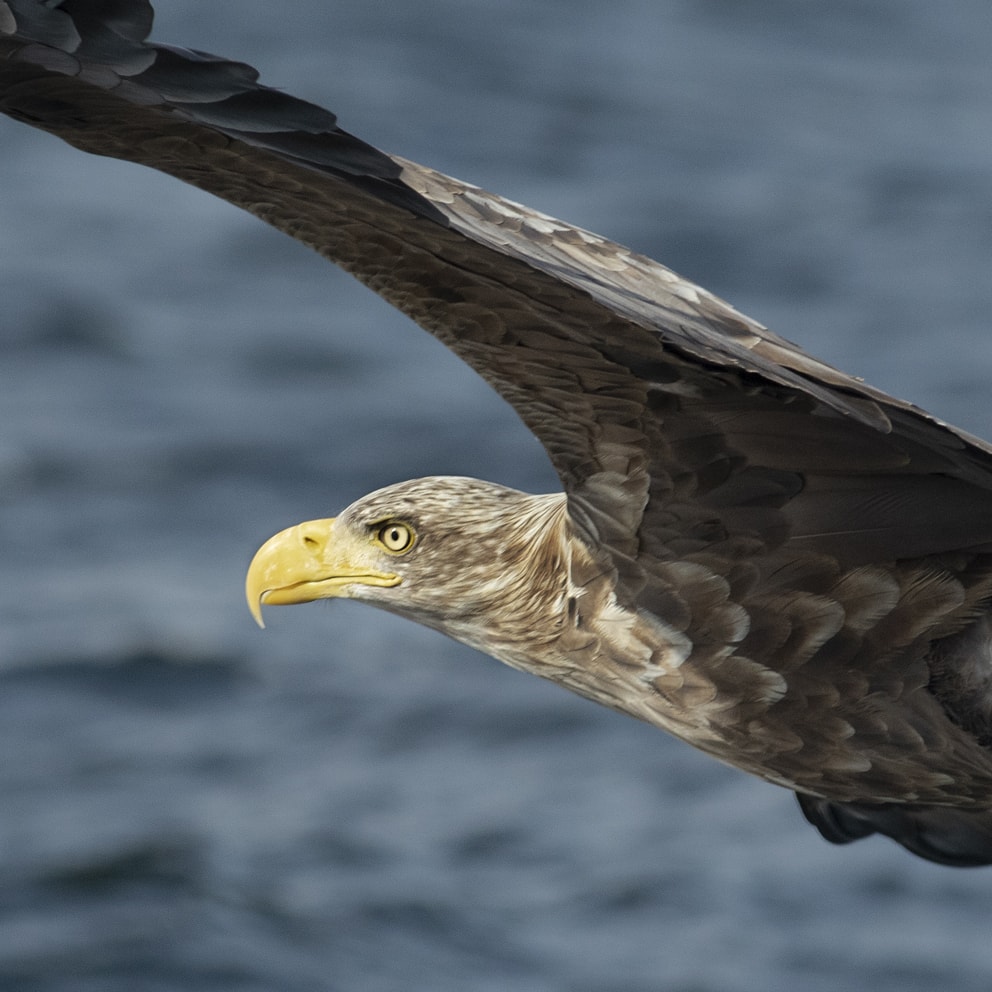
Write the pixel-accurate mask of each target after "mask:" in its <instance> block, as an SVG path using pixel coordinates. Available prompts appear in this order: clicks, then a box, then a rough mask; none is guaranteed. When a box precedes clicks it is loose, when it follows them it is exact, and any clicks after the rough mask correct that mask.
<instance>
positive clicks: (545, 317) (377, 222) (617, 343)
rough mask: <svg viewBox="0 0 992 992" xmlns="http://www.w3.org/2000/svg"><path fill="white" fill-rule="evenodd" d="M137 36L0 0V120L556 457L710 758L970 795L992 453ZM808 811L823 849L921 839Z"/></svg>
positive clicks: (129, 8)
mask: <svg viewBox="0 0 992 992" xmlns="http://www.w3.org/2000/svg"><path fill="white" fill-rule="evenodd" d="M150 24H151V9H150V7H149V5H148V4H147V3H146V2H144V0H133V2H128V0H62V2H54V3H53V2H51V0H49V2H47V3H45V4H41V3H40V2H39V0H0V110H3V112H5V113H7V114H9V115H11V116H13V117H15V118H17V119H19V120H22V121H25V122H26V123H29V124H32V125H34V126H37V127H40V128H43V129H45V130H48V131H50V132H52V133H54V134H56V135H58V136H60V137H62V138H64V139H65V140H66V141H68V142H70V143H71V144H74V145H76V146H77V147H79V148H82V149H84V150H86V151H90V152H94V153H97V154H103V155H110V156H113V157H116V158H122V159H129V160H132V161H135V162H139V163H142V164H145V165H149V166H151V167H154V168H156V169H159V170H161V171H163V172H167V173H170V174H171V175H174V176H176V177H178V178H179V179H182V180H184V181H186V182H189V183H192V184H193V185H196V186H198V187H201V188H202V189H205V190H207V191H209V192H212V193H214V194H216V195H218V196H220V197H222V198H224V199H226V200H228V201H230V202H232V203H234V204H237V205H239V206H241V207H243V208H245V209H246V210H249V211H251V212H252V213H254V214H256V215H257V216H258V217H260V218H262V219H263V220H265V221H267V222H268V223H270V224H272V225H274V226H275V227H277V228H279V229H281V230H283V231H285V232H286V233H288V234H290V235H291V236H292V237H294V238H296V239H298V240H300V241H302V242H304V243H306V244H308V245H310V246H311V247H313V248H314V249H316V250H317V251H319V252H320V253H322V254H323V255H325V256H326V257H328V258H329V259H331V260H333V261H334V262H336V263H337V264H339V265H341V266H342V267H343V268H345V269H347V270H348V271H350V272H352V273H353V274H354V275H356V276H357V277H358V278H359V279H361V280H362V281H363V282H365V283H367V284H368V285H369V286H370V287H371V288H372V289H373V290H375V291H376V292H378V293H379V294H380V295H382V296H383V297H384V298H386V299H387V300H388V301H389V302H391V303H392V304H393V305H395V306H396V307H398V308H399V309H401V310H403V311H404V312H406V313H407V314H409V315H410V316H411V317H412V318H413V319H414V320H416V321H417V322H418V323H419V324H421V325H422V326H423V327H425V328H426V329H427V330H429V331H430V332H432V333H433V334H435V335H436V336H437V337H438V338H439V339H440V340H441V341H443V342H444V343H445V344H446V345H448V346H449V347H450V348H451V349H452V350H454V351H455V352H456V353H457V354H458V355H459V356H460V357H461V358H463V359H464V360H465V361H466V362H467V363H468V364H469V365H471V366H472V367H473V368H475V369H476V370H477V371H478V372H479V373H480V374H481V375H482V376H483V377H484V378H485V379H486V380H487V381H488V382H490V383H491V384H492V385H493V386H494V387H495V388H496V389H497V390H498V391H499V392H500V393H501V394H502V395H503V396H504V397H505V398H506V399H507V400H508V401H509V402H510V403H511V404H512V405H513V406H514V408H515V409H516V411H517V412H518V414H519V415H520V416H521V418H522V419H523V421H524V422H525V423H526V424H527V426H528V427H529V428H530V429H531V430H532V431H533V432H534V433H535V434H536V435H537V436H538V438H539V439H540V440H541V441H542V443H543V444H544V446H545V447H546V449H547V451H548V453H549V455H550V457H551V459H552V462H553V464H554V465H555V467H556V469H557V471H558V473H559V475H560V477H561V479H562V482H563V485H564V487H565V490H566V492H567V493H568V494H569V508H570V511H571V515H572V518H573V520H574V521H575V523H576V525H577V527H578V530H579V532H580V533H581V534H582V535H583V536H584V537H585V538H586V540H587V541H588V543H589V544H590V546H591V547H593V548H595V549H597V551H598V553H599V554H600V555H601V558H602V559H604V560H607V561H608V563H609V564H610V565H611V567H612V568H613V569H615V571H616V574H617V577H618V586H617V592H618V595H619V596H620V597H621V598H622V599H623V600H624V602H625V604H626V605H628V606H637V607H641V608H643V609H644V610H645V611H647V612H649V613H656V614H663V615H664V616H665V617H666V619H667V620H668V621H670V622H672V623H676V625H677V626H680V627H681V628H682V629H683V630H684V631H685V632H686V633H687V634H688V636H689V638H690V641H691V642H692V643H693V644H694V650H693V656H692V662H693V665H691V666H690V665H687V666H686V667H685V669H684V672H683V674H684V675H685V678H686V682H685V684H684V685H675V684H674V683H672V684H669V683H667V682H666V683H665V684H656V685H655V689H656V690H657V692H658V693H659V695H660V696H665V697H666V698H676V697H677V696H678V694H679V693H688V692H690V691H694V692H696V693H697V694H698V695H699V696H700V698H703V697H706V698H709V699H713V698H716V699H718V700H720V701H721V703H722V704H723V705H724V711H725V713H726V714H727V716H726V720H727V725H726V727H725V736H726V739H727V741H729V742H731V744H730V745H728V748H730V750H728V753H725V754H722V756H723V757H726V758H728V760H733V761H734V763H736V764H740V765H742V766H743V767H747V768H750V769H751V770H753V771H756V772H758V773H759V774H765V775H766V776H767V777H771V778H774V779H775V780H776V781H781V782H793V783H795V784H797V785H798V787H799V788H801V789H803V790H806V791H809V792H815V793H818V794H821V795H829V796H830V797H831V798H832V799H836V800H843V801H855V800H858V799H859V798H863V797H864V796H865V795H866V794H867V795H872V794H873V792H872V790H880V791H879V792H878V794H884V795H887V796H890V797H892V798H899V797H902V798H903V799H906V800H908V799H909V797H910V796H911V795H914V794H917V795H926V796H929V797H931V800H933V801H941V802H945V801H946V802H948V803H955V802H967V803H971V804H972V805H982V804H984V805H987V804H988V802H989V783H990V781H992V771H990V763H989V760H988V755H987V753H986V752H985V751H984V749H980V748H979V742H980V741H983V740H985V739H987V737H988V735H989V734H990V733H992V726H990V721H989V718H988V707H987V705H986V703H985V700H984V698H983V699H980V700H977V701H974V702H973V701H971V700H970V697H969V693H968V692H967V691H964V690H962V689H961V686H960V684H959V681H958V680H956V678H955V677H953V676H947V675H946V673H945V674H943V675H940V673H939V672H938V673H937V674H938V675H940V677H939V678H938V677H936V676H935V675H934V672H935V669H933V668H932V667H931V662H932V660H933V658H934V657H938V658H939V659H944V660H945V661H946V659H950V658H954V657H956V655H957V653H959V651H958V650H957V649H955V648H954V644H955V643H956V642H955V641H954V638H959V640H960V638H962V637H965V634H964V633H961V632H962V631H964V630H965V628H966V627H967V625H968V624H969V623H970V622H971V621H972V620H973V619H974V618H975V617H976V616H978V615H979V614H980V613H981V612H982V611H983V610H985V609H987V606H988V599H989V596H990V594H992V566H990V563H989V555H988V552H989V550H990V549H992V511H990V510H989V508H988V507H989V506H990V505H992V504H990V501H989V495H990V490H992V449H990V448H989V447H988V446H987V445H985V444H984V443H982V442H980V441H978V440H976V439H974V438H972V437H969V436H967V435H965V434H963V433H962V432H959V431H956V430H955V429H953V428H951V427H948V426H947V425H944V424H942V423H940V422H938V421H936V420H934V419H933V418H931V417H929V416H928V415H926V414H925V413H923V412H922V411H920V410H918V409H916V408H914V407H912V406H910V405H909V404H906V403H903V402H901V401H898V400H894V399H892V398H890V397H888V396H885V395H884V394H882V393H880V392H879V391H877V390H874V389H872V388H871V387H869V386H867V385H865V384H864V383H862V382H860V381H858V380H856V379H853V378H851V377H849V376H847V375H845V374H843V373H841V372H839V371H837V370H835V369H833V368H831V367H829V366H827V365H825V364H823V363H822V362H819V361H817V360H816V359H814V358H812V357H810V356H808V355H806V354H805V353H804V352H803V351H801V350H800V349H799V348H797V347H796V346H795V345H793V344H790V343H789V342H787V341H785V340H783V339H781V338H779V337H777V336H776V335H774V334H772V333H771V332H769V331H767V330H766V329H765V328H763V327H761V326H760V325H759V324H757V323H755V322H754V321H751V320H749V319H748V318H746V317H744V316H742V315H741V314H739V313H737V312H736V311H735V310H734V309H733V308H731V307H730V306H728V305H727V304H725V303H723V302H722V301H720V300H718V299H717V298H716V297H714V296H712V295H711V294H709V293H707V292H706V291H705V290H702V289H700V288H699V287H696V286H694V285H693V284H691V283H689V282H687V281H685V280H683V279H681V278H679V277H678V276H677V275H675V274H674V273H672V272H671V271H669V270H668V269H666V268H664V267H663V266H661V265H659V264H657V263H655V262H652V261H650V260H648V259H645V258H643V257H641V256H638V255H636V254H634V253H632V252H630V251H629V250H627V249H625V248H622V247H620V246H618V245H615V244H613V243H611V242H609V241H607V240H605V239H602V238H599V237H597V236H595V235H592V234H589V233H588V232H585V231H582V230H579V229H577V228H574V227H570V226H569V225H567V224H563V223H561V222H559V221H555V220H552V219H550V218H548V217H545V216H543V215H541V214H538V213H535V212H533V211H530V210H527V209H526V208H523V207H519V206H517V205H515V204H512V203H509V202H507V201H505V200H502V199H500V198H499V197H496V196H493V195H492V194H489V193H486V192H484V191H482V190H479V189H476V188H475V187H471V186H467V185H465V184H462V183H460V182H458V181H456V180H453V179H450V178H448V177H445V176H442V175H440V174H438V173H435V172H432V171H431V170H429V169H425V168H423V167H421V166H417V165H415V164H413V163H409V162H406V161H404V160H402V159H400V158H396V157H393V156H390V155H387V154H384V153H383V152H380V151H378V150H376V149H374V148H372V147H371V146H369V145H367V144H365V143H364V142H362V141H360V140H359V139H357V138H354V137H353V136H352V135H350V134H348V133H347V132H344V131H342V130H340V129H339V128H338V127H337V125H336V122H335V118H334V117H333V115H331V114H329V113H328V112H327V111H325V110H322V109H320V108H319V107H316V106H314V105H312V104H309V103H306V102H304V101H301V100H297V99H294V98H293V97H289V96H287V95H285V94H283V93H280V92H278V91H276V90H272V89H269V88H266V87H263V86H260V85H259V84H258V82H257V74H256V73H255V71H254V70H253V69H251V68H250V67H248V66H245V65H241V64H239V63H235V62H229V61H225V60H223V59H218V58H215V57H213V56H210V55H204V54H202V53H197V52H189V51H183V50H179V49H171V48H166V47H163V46H156V45H148V44H146V43H145V42H144V38H145V37H146V34H147V32H148V29H149V27H150ZM731 601H732V602H731ZM662 607H663V608H662ZM742 608H743V609H744V610H746V616H747V623H746V624H742V622H741V609H742ZM675 618H678V619H677V622H676V619H675ZM941 639H943V642H942V646H941V647H940V649H939V650H936V649H935V648H934V645H935V644H936V643H937V642H941ZM962 643H963V642H962ZM948 645H950V646H948ZM731 647H732V648H733V652H732V654H730V655H728V650H729V648H731ZM751 659H757V660H758V661H759V662H760V664H756V663H755V661H753V660H751ZM814 659H815V663H813V660H814ZM762 666H764V668H762ZM945 668H946V665H945ZM768 669H772V670H773V671H774V672H776V673H781V674H782V676H783V677H782V678H779V679H778V681H776V679H769V678H767V677H766V676H765V673H766V672H767V670H768ZM690 676H691V678H690ZM679 677H681V676H679ZM673 678H674V676H673ZM932 678H933V679H934V681H933V683H932V684H931V679H932ZM972 681H974V680H972ZM782 682H784V683H785V684H786V690H785V694H784V695H782V696H781V697H780V698H778V697H776V699H775V701H774V705H771V703H770V702H769V699H767V698H765V699H762V697H761V692H765V693H766V695H767V688H768V686H769V685H775V684H779V683H782ZM969 684H971V683H970V682H969ZM976 684H981V685H985V683H983V682H982V679H981V678H978V681H977V683H976ZM749 686H751V687H754V693H752V695H749V694H748V693H749V689H748V687H749ZM987 689H988V686H987V685H985V690H987ZM986 694H987V692H986ZM980 695H981V694H980ZM878 700H884V701H886V702H885V703H884V705H883V704H882V703H879V702H877V701H878ZM687 701H688V697H687V696H685V697H683V702H684V703H685V702H687ZM799 727H802V728H803V733H801V734H797V732H796V730H797V728H799ZM742 728H743V729H742ZM735 734H736V736H735ZM866 756H867V757H866ZM865 761H867V762H868V764H869V765H870V766H871V768H872V775H866V774H863V769H862V770H859V768H861V766H863V765H864V762H865ZM928 762H929V763H932V764H933V766H934V767H935V768H937V767H938V766H940V767H942V768H943V769H949V770H951V771H952V772H953V777H954V783H953V784H952V785H948V784H947V783H946V782H945V781H944V778H946V775H944V774H943V773H942V772H937V771H935V772H934V774H933V776H928V775H926V774H923V773H921V771H920V769H924V768H926V767H927V766H928ZM872 776H874V777H872ZM809 810H812V811H813V812H812V813H811V814H810V815H811V816H812V818H813V819H814V820H815V822H817V823H818V824H819V825H821V828H822V827H823V825H824V824H825V823H827V824H830V823H832V824H833V825H834V826H833V827H832V828H831V829H833V830H834V833H835V834H836V835H838V836H840V835H843V834H845V833H846V834H849V835H850V834H854V833H858V832H859V831H861V830H862V827H861V826H860V825H859V824H862V823H868V826H866V827H865V828H864V829H865V830H868V829H880V830H882V831H883V832H889V833H896V834H897V833H899V832H900V831H902V832H907V831H909V832H910V833H911V832H912V830H915V829H917V827H915V826H913V825H912V824H910V823H909V821H905V822H903V821H900V823H898V824H895V821H891V822H890V819H885V818H882V817H879V816H875V815H874V813H872V815H871V816H868V815H867V814H866V813H865V812H864V810H862V809H861V808H858V809H857V810H855V811H854V812H849V813H844V814H841V813H838V812H836V810H835V808H834V807H827V806H825V807H823V808H822V809H819V808H817V807H815V806H812V805H811V806H809V807H808V811H809ZM883 821H884V822H883ZM919 822H920V823H922V821H919ZM852 824H853V825H852ZM893 824H894V825H893ZM931 826H932V824H928V825H925V828H924V826H921V827H919V829H920V830H922V831H923V834H921V836H923V835H924V834H925V835H927V836H929V834H928V831H929V830H930V829H931ZM978 833H979V834H982V835H983V836H984V828H982V829H981V830H978ZM926 844H931V842H930V841H929V840H928V841H926V842H925V843H924V842H920V844H919V845H918V847H924V846H926ZM910 846H911V845H910ZM931 846H932V847H933V849H934V851H937V845H936V844H935V843H934V844H931ZM963 846H966V845H963ZM954 856H956V855H955V853H954V851H949V852H947V857H948V858H953V857H954ZM962 856H963V855H962Z"/></svg>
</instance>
